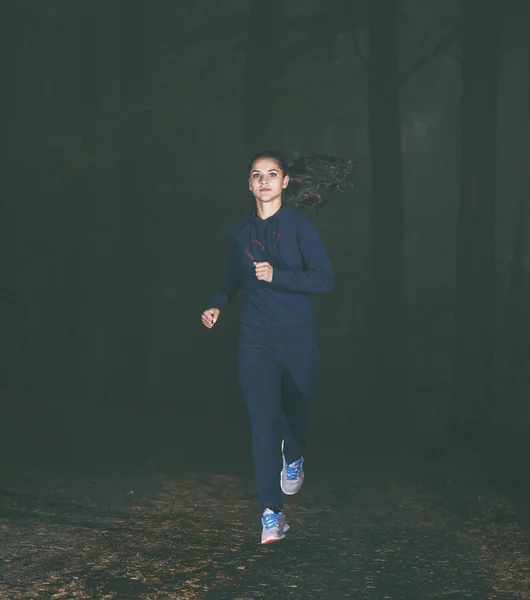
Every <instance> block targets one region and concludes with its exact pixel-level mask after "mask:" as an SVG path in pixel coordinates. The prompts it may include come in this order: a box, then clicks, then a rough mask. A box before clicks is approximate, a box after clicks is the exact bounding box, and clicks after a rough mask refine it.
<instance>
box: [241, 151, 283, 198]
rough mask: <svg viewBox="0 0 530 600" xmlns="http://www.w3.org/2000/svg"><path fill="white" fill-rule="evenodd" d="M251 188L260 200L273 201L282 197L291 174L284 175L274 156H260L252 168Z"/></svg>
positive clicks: (255, 196)
mask: <svg viewBox="0 0 530 600" xmlns="http://www.w3.org/2000/svg"><path fill="white" fill-rule="evenodd" d="M248 184H249V189H250V191H251V192H252V193H253V194H254V198H256V200H257V201H259V202H264V203H265V202H266V203H268V202H273V201H274V200H277V199H278V198H281V195H282V192H283V190H284V189H285V188H286V187H287V185H288V184H289V175H284V173H283V171H282V170H281V169H280V165H279V164H278V162H277V161H276V160H274V158H258V159H257V160H255V161H254V163H253V164H252V167H251V169H250V178H249V180H248Z"/></svg>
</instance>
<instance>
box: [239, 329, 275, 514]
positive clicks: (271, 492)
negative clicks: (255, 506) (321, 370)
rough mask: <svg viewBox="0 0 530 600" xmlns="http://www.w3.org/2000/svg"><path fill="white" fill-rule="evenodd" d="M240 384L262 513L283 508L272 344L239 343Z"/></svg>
mask: <svg viewBox="0 0 530 600" xmlns="http://www.w3.org/2000/svg"><path fill="white" fill-rule="evenodd" d="M238 371H239V382H240V385H241V389H242V390H243V395H244V396H245V401H246V404H247V409H248V412H249V415H250V424H251V432H252V456H253V460H254V471H255V478H256V486H257V489H258V497H259V501H260V504H261V508H262V511H263V510H265V508H272V509H273V510H280V509H281V508H282V507H283V503H282V495H281V490H280V469H281V455H280V427H281V406H280V393H281V367H280V364H279V362H278V359H277V356H276V352H275V349H274V346H273V345H268V344H263V343H259V342H249V341H242V342H241V344H240V347H239V360H238Z"/></svg>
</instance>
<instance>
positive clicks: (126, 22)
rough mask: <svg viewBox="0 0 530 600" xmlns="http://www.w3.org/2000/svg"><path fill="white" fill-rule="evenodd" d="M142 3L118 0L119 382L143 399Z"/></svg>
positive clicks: (132, 399) (130, 395) (125, 396)
mask: <svg viewBox="0 0 530 600" xmlns="http://www.w3.org/2000/svg"><path fill="white" fill-rule="evenodd" d="M144 7H145V2H143V1H142V0H120V25H121V28H120V98H121V117H122V122H123V129H122V137H121V147H120V220H121V226H120V247H119V250H118V254H119V260H118V268H119V272H118V273H117V276H118V278H119V280H120V292H119V298H120V304H119V306H120V313H121V314H120V319H119V323H120V331H119V340H120V343H119V345H120V352H119V357H118V361H119V364H118V369H117V381H116V383H117V388H118V394H119V397H120V399H121V401H122V403H127V404H129V403H130V404H136V405H142V404H143V403H144V402H145V401H146V400H147V395H148V389H147V387H148V386H147V380H148V376H147V373H148V337H149V336H148V319H149V303H148V256H147V253H148V245H147V233H148V232H147V220H148V215H147V202H146V194H147V190H145V185H144V183H145V168H144V164H145V160H144V124H143V117H142V113H141V110H142V106H143V100H144Z"/></svg>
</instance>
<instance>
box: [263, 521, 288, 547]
mask: <svg viewBox="0 0 530 600" xmlns="http://www.w3.org/2000/svg"><path fill="white" fill-rule="evenodd" d="M286 531H289V525H287V523H286V524H285V527H284V528H283V535H282V536H281V537H278V538H271V539H270V540H265V541H264V542H263V541H262V542H261V545H262V546H266V545H267V544H274V542H281V541H282V540H284V539H285V532H286Z"/></svg>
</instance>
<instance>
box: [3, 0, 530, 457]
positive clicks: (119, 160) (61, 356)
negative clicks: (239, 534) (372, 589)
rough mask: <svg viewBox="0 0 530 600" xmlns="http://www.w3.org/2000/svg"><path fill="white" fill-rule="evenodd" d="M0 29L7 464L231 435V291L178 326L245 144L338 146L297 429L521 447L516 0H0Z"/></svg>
mask: <svg viewBox="0 0 530 600" xmlns="http://www.w3.org/2000/svg"><path fill="white" fill-rule="evenodd" d="M0 27H1V31H0V39H1V41H2V50H1V61H2V72H3V74H2V81H3V83H4V85H3V86H2V87H3V91H2V95H1V111H2V126H3V136H2V140H3V143H2V151H3V158H2V167H3V169H2V171H3V176H2V185H1V194H2V200H3V202H2V204H3V213H4V216H3V218H2V231H1V232H0V239H1V243H2V257H3V261H2V263H3V277H2V290H3V293H2V300H1V302H2V304H1V307H0V314H1V316H2V334H1V339H2V350H3V356H2V366H3V369H2V370H3V376H2V379H1V399H2V417H1V422H2V440H3V442H7V445H6V447H7V448H8V449H9V450H10V452H9V454H10V455H12V456H14V455H15V454H17V453H24V452H25V453H26V454H27V455H36V454H40V453H43V452H47V451H49V450H50V449H51V448H53V449H55V450H57V451H58V453H59V454H62V455H65V454H66V455H67V456H70V457H72V456H75V451H76V448H78V447H79V446H80V445H82V446H83V447H84V448H85V449H88V451H89V452H90V451H91V449H93V448H96V447H97V446H99V445H100V444H101V440H106V442H107V444H106V445H107V446H108V444H110V445H111V446H120V447H124V446H131V445H132V446H134V445H138V444H140V445H142V444H143V445H150V444H152V443H155V441H156V440H159V439H165V440H171V439H172V438H173V437H174V436H179V435H183V434H184V433H186V432H187V433H188V434H189V433H190V432H192V433H193V435H195V436H197V439H198V440H203V439H204V436H205V434H204V432H205V431H207V430H208V427H210V428H213V429H218V430H223V429H226V430H228V429H229V428H230V427H231V426H232V425H233V424H237V425H239V424H240V425H241V426H242V427H244V426H246V413H245V407H244V403H243V399H242V397H241V394H240V391H239V388H238V385H237V381H236V348H237V335H238V317H239V312H240V309H241V302H242V298H238V300H237V301H236V302H235V304H234V305H233V306H231V307H230V308H229V309H228V310H226V311H225V312H224V313H223V315H222V318H221V320H220V321H219V323H218V325H217V326H216V328H215V329H214V330H213V331H207V330H206V329H205V328H204V327H203V326H202V325H201V322H200V315H201V313H202V311H203V310H204V309H206V308H208V307H209V299H210V297H211V296H212V294H213V292H214V291H215V289H216V287H217V286H218V284H219V283H220V281H221V278H222V276H223V272H224V268H225V261H226V257H227V252H228V240H229V232H230V227H231V225H232V223H233V222H234V221H235V220H236V219H238V218H240V217H241V216H242V215H243V214H244V213H245V212H246V211H247V210H248V208H249V207H250V206H251V203H252V197H251V196H250V193H249V192H248V188H247V177H248V172H247V165H248V159H249V157H250V156H251V155H252V154H253V153H255V152H257V151H259V150H261V149H263V148H265V147H273V148H276V149H278V150H279V151H280V152H282V153H284V154H286V155H288V156H290V157H297V156H301V155H304V154H311V153H334V154H337V155H339V156H342V157H345V158H349V159H352V160H355V161H358V166H357V170H356V175H355V188H354V189H353V190H351V191H350V192H347V193H345V194H342V195H335V196H332V197H330V203H329V206H327V207H326V208H325V209H323V211H322V213H321V216H320V217H319V219H318V225H319V227H320V229H321V231H322V234H323V236H324V239H325V241H326V244H327V247H328V250H329V253H330V256H331V259H332V262H333V265H334V269H335V274H336V288H335V290H334V292H333V293H331V294H323V295H321V296H318V297H316V298H315V303H316V306H317V311H318V318H319V322H320V332H321V348H322V361H323V372H322V377H321V380H320V388H319V398H318V401H317V403H316V407H315V413H314V421H313V423H314V425H313V426H314V428H315V430H318V429H320V430H322V431H327V432H331V433H333V434H334V435H339V434H338V432H339V431H341V432H342V433H340V435H345V436H351V437H352V439H353V437H355V436H357V435H359V432H361V431H362V432H364V434H367V435H368V436H372V435H374V436H375V435H378V434H381V433H382V434H383V436H386V435H390V436H395V437H402V438H403V439H410V438H412V437H419V438H421V439H424V440H439V441H441V443H442V444H444V443H446V441H447V442H450V443H451V444H453V443H462V442H464V443H473V444H476V443H479V444H482V445H484V446H487V447H490V448H491V447H495V448H502V449H504V450H516V451H517V450H519V449H521V447H524V448H527V441H526V440H527V434H528V426H529V424H530V402H529V397H530V394H529V392H530V385H529V373H530V368H529V367H530V364H529V363H530V339H529V319H528V316H529V315H528V301H529V283H530V279H529V269H530V247H529V244H528V233H529V227H530V219H529V218H528V205H529V189H530V186H529V184H530V178H529V173H530V169H529V159H530V113H529V108H530V52H529V49H530V9H529V5H528V3H527V2H525V1H524V0H520V1H517V0H504V1H499V2H495V1H493V0H464V1H463V2H461V1H458V0H454V1H453V0H447V1H443V2H441V1H437V0H403V1H401V2H397V1H396V2H389V1H384V0H372V1H371V2H361V1H358V2H357V1H351V2H348V1H346V0H342V1H341V0H326V1H323V0H311V1H305V2H293V1H291V2H281V1H280V0H270V1H269V2H266V3H264V2H259V1H258V0H252V1H250V0H249V1H248V2H247V1H243V0H224V1H223V2H219V1H214V0H175V1H170V0H151V1H147V0H144V1H140V0H122V1H117V0H86V1H84V0H62V1H61V0H53V1H46V2H43V1H37V0H2V3H1V15H0ZM344 428H345V429H344ZM344 431H346V433H344ZM13 440H16V443H15V444H13ZM126 442H127V443H126ZM200 443H202V442H201V441H199V445H200ZM142 447H143V446H142Z"/></svg>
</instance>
